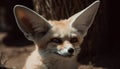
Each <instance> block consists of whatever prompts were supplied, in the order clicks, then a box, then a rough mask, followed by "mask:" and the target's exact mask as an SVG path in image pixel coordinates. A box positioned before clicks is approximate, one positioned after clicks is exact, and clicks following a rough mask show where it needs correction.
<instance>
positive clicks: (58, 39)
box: [51, 38, 62, 44]
mask: <svg viewBox="0 0 120 69" xmlns="http://www.w3.org/2000/svg"><path fill="white" fill-rule="evenodd" d="M51 42H54V43H59V44H60V43H62V39H61V38H52V39H51Z"/></svg>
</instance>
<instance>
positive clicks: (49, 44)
mask: <svg viewBox="0 0 120 69" xmlns="http://www.w3.org/2000/svg"><path fill="white" fill-rule="evenodd" d="M98 7H99V1H98V0H97V1H95V2H93V3H92V4H91V5H90V6H88V7H87V8H85V9H84V10H82V11H81V12H78V13H77V14H75V15H73V16H71V17H70V18H68V19H65V20H60V21H56V20H54V21H49V20H46V19H45V18H44V17H42V16H41V15H39V14H37V13H36V12H34V11H32V10H31V9H29V8H27V7H25V6H22V5H16V6H15V7H14V15H15V18H16V21H17V24H18V27H19V28H20V30H21V31H22V32H23V33H24V35H25V36H26V37H27V38H28V39H29V40H32V41H33V42H34V43H35V50H34V51H33V52H32V53H31V55H30V56H29V57H28V58H27V60H26V63H25V65H24V67H23V69H77V68H78V67H79V63H78V62H77V55H78V53H79V51H80V45H81V44H82V42H83V39H84V37H85V35H86V34H87V31H88V29H89V27H90V26H91V25H92V22H93V20H94V17H95V15H96V13H97V10H98Z"/></svg>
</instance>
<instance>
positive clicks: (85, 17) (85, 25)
mask: <svg viewBox="0 0 120 69" xmlns="http://www.w3.org/2000/svg"><path fill="white" fill-rule="evenodd" d="M99 4H100V1H99V0H97V1H95V2H93V3H92V4H91V5H90V6H88V7H87V8H85V9H84V10H82V11H81V12H78V13H77V14H75V15H73V16H71V17H70V18H69V20H70V22H71V23H70V24H71V26H72V27H74V28H76V29H77V30H78V31H79V32H80V33H81V34H82V35H83V37H84V36H85V35H86V34H87V31H88V29H89V27H90V26H91V24H92V22H93V20H94V18H95V15H96V13H97V10H98V8H99Z"/></svg>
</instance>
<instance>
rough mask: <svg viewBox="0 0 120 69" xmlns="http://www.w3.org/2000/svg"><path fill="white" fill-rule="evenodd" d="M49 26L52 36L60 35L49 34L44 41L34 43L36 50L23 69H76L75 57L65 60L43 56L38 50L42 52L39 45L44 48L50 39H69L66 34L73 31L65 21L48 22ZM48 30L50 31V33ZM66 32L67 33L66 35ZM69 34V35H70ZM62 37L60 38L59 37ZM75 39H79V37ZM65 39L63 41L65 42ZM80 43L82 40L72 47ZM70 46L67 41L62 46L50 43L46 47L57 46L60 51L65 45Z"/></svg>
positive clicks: (53, 56) (59, 57) (56, 56)
mask: <svg viewBox="0 0 120 69" xmlns="http://www.w3.org/2000/svg"><path fill="white" fill-rule="evenodd" d="M49 22H50V24H52V25H54V26H53V29H51V30H52V31H53V33H52V35H54V34H60V35H58V36H51V33H49V34H48V36H47V35H46V37H45V38H46V40H44V39H43V40H40V41H38V40H37V41H36V49H35V50H34V51H33V52H32V53H31V55H30V56H29V57H28V59H27V61H26V65H25V66H27V67H24V68H26V69H77V67H78V62H77V58H76V56H73V58H69V57H68V58H66V57H61V56H58V55H54V54H47V55H44V52H42V51H40V50H44V49H43V48H41V45H42V46H44V44H45V43H46V42H47V41H48V40H49V39H50V38H51V37H52V38H53V37H61V38H65V37H66V39H69V38H70V37H68V34H69V33H70V32H71V31H73V30H74V29H72V28H71V30H70V27H69V26H68V24H69V23H67V22H69V21H67V20H61V21H49ZM51 30H50V31H51ZM60 31H62V33H60ZM67 32H68V33H67ZM70 34H71V33H70ZM61 35H62V36H61ZM77 37H78V38H79V39H80V36H78V34H77ZM66 39H65V40H66ZM81 42H82V38H81V39H80V41H79V43H75V44H74V45H76V44H77V45H76V46H77V47H79V45H80V44H81ZM69 44H71V43H70V42H69V41H68V40H66V41H64V42H63V43H62V44H60V45H56V44H55V43H50V44H49V45H48V46H53V47H54V46H58V47H60V48H61V49H64V48H65V46H66V45H69Z"/></svg>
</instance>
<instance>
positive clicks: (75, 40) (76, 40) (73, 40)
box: [70, 37, 78, 43]
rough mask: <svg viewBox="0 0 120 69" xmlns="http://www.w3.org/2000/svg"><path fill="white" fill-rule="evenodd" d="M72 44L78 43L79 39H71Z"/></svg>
mask: <svg viewBox="0 0 120 69" xmlns="http://www.w3.org/2000/svg"><path fill="white" fill-rule="evenodd" d="M70 42H71V43H76V42H78V38H77V37H73V38H71V40H70Z"/></svg>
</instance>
